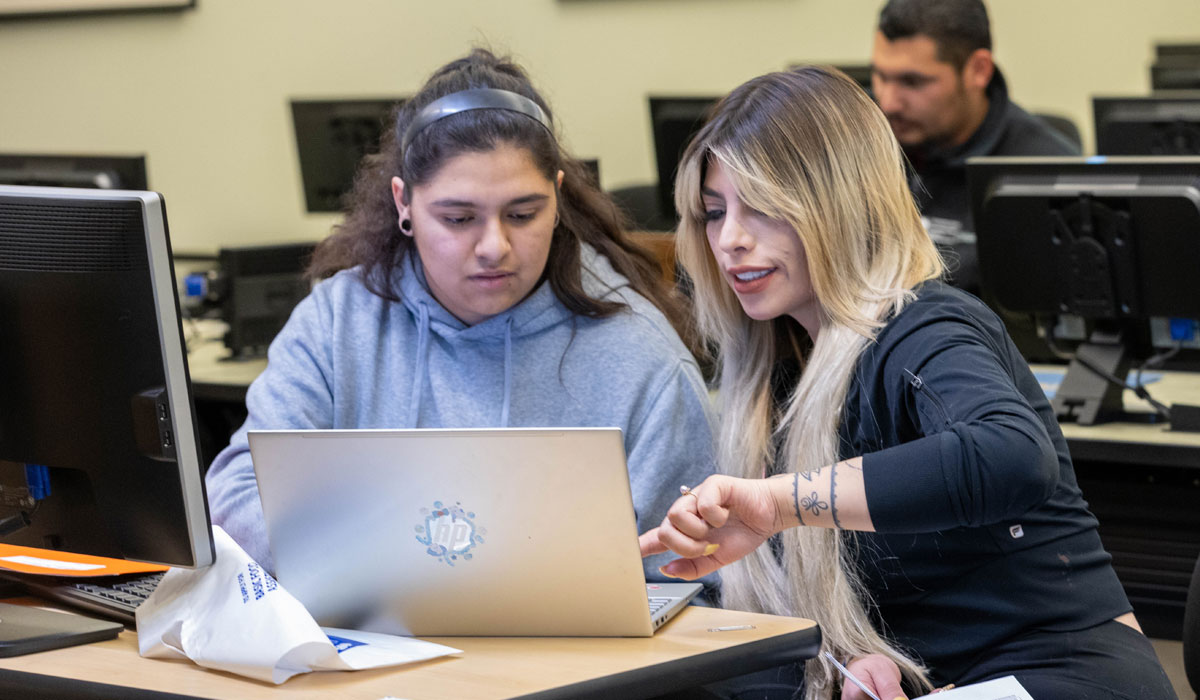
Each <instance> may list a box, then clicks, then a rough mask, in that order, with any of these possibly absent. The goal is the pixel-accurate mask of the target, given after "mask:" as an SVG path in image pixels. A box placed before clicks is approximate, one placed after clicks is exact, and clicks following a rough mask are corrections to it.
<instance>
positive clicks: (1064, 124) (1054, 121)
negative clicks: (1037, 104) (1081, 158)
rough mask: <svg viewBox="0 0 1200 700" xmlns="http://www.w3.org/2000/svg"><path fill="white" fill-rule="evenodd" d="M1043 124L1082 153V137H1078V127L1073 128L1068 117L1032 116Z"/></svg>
mask: <svg viewBox="0 0 1200 700" xmlns="http://www.w3.org/2000/svg"><path fill="white" fill-rule="evenodd" d="M1033 116H1035V117H1037V118H1038V119H1041V120H1042V121H1043V122H1045V124H1046V126H1048V127H1050V128H1051V129H1054V130H1055V131H1057V132H1058V133H1059V134H1061V135H1062V136H1064V137H1065V138H1066V139H1067V140H1068V141H1070V142H1071V143H1073V144H1075V148H1078V149H1079V150H1080V152H1082V151H1083V137H1081V136H1080V135H1079V127H1077V126H1075V122H1073V121H1071V119H1070V118H1069V117H1064V116H1061V115H1058V114H1035V115H1033Z"/></svg>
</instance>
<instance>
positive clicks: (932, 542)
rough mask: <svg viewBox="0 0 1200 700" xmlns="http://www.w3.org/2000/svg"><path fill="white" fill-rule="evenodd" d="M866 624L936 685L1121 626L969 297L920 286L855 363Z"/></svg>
mask: <svg viewBox="0 0 1200 700" xmlns="http://www.w3.org/2000/svg"><path fill="white" fill-rule="evenodd" d="M840 438H841V446H840V453H841V457H842V458H849V457H853V456H856V455H862V456H863V473H864V481H865V488H866V498H867V504H868V507H869V508H870V512H871V518H872V520H873V522H874V525H875V528H876V531H877V532H876V533H857V534H855V535H853V536H852V539H855V540H856V541H857V548H858V549H857V558H858V563H859V565H860V567H861V573H862V576H863V579H864V582H865V584H866V586H867V588H868V590H869V592H870V593H871V595H872V596H873V597H874V601H875V603H876V604H877V606H878V608H877V609H876V610H875V612H876V613H877V622H878V623H879V624H880V625H881V626H882V628H883V631H884V632H885V633H886V634H887V635H888V636H889V637H890V638H891V639H893V640H894V641H896V642H899V643H900V644H901V645H904V646H905V647H907V648H908V649H910V650H911V651H914V652H915V653H916V654H917V655H919V656H920V657H921V658H922V659H923V660H924V661H925V663H926V664H928V665H929V666H930V667H931V668H932V670H933V673H934V678H935V680H938V681H939V682H950V681H954V680H956V678H957V677H958V676H960V675H961V674H962V672H964V671H965V670H966V669H968V668H970V666H972V665H973V662H974V661H975V660H976V659H978V658H980V657H981V656H985V655H987V654H988V650H989V648H991V647H992V646H993V645H994V644H995V643H997V642H999V641H1002V640H1005V639H1009V638H1012V637H1014V636H1016V635H1019V634H1021V633H1022V632H1024V631H1027V630H1033V629H1042V630H1077V629H1084V628H1087V627H1090V626H1093V625H1096V624H1099V623H1101V622H1104V621H1106V620H1110V619H1112V618H1114V617H1116V616H1118V615H1121V614H1123V613H1126V612H1129V610H1130V609H1131V608H1130V604H1129V601H1128V599H1127V598H1126V596H1125V593H1124V591H1123V589H1122V588H1121V585H1120V582H1119V581H1118V580H1117V577H1116V574H1115V573H1114V572H1113V570H1112V566H1111V563H1110V562H1111V557H1110V556H1109V555H1108V554H1107V553H1106V552H1105V551H1104V549H1103V548H1102V547H1101V544H1100V538H1099V536H1098V534H1097V532H1096V525H1097V521H1096V518H1095V517H1094V516H1093V515H1092V514H1091V513H1090V512H1089V511H1088V509H1087V503H1085V502H1084V500H1083V496H1082V494H1081V492H1080V490H1079V486H1078V484H1077V482H1076V480H1075V472H1074V469H1073V468H1072V466H1071V457H1070V455H1069V453H1068V452H1067V444H1066V440H1065V439H1064V438H1063V436H1062V432H1061V431H1060V430H1059V427H1058V423H1057V421H1056V420H1055V417H1054V411H1053V409H1052V408H1051V407H1050V404H1049V402H1048V401H1047V399H1046V396H1045V393H1044V392H1043V390H1042V388H1041V386H1040V385H1039V384H1038V382H1037V380H1036V379H1035V378H1034V376H1033V374H1032V372H1030V370H1029V367H1028V365H1027V364H1026V363H1025V361H1024V360H1023V359H1022V357H1021V355H1020V354H1019V353H1018V351H1017V349H1016V347H1015V346H1014V345H1013V343H1012V341H1011V340H1009V338H1008V335H1007V334H1006V332H1005V330H1004V326H1003V324H1002V322H1001V321H1000V319H998V318H997V317H996V315H995V314H993V313H992V311H991V310H990V309H988V308H987V307H986V306H985V305H984V304H983V303H981V302H980V301H979V300H978V299H976V298H975V297H972V296H970V295H968V294H965V293H963V292H961V291H959V290H957V289H954V288H952V287H949V286H948V285H945V284H942V283H940V282H928V283H925V284H924V285H922V287H921V288H920V289H919V290H918V298H917V300H916V301H914V302H913V303H911V304H909V305H907V306H905V307H904V309H903V310H902V311H901V313H900V314H898V315H897V316H895V317H894V318H892V319H891V320H890V321H889V322H888V323H887V325H886V327H885V328H884V329H883V330H882V331H881V332H880V333H879V335H878V337H877V342H875V343H873V344H871V345H870V346H868V348H867V349H866V350H865V352H864V353H863V355H862V357H861V358H860V360H859V363H858V366H857V368H856V371H855V376H854V379H853V381H852V383H851V386H850V389H849V393H848V395H847V400H846V404H845V414H844V416H843V420H842V425H841V430H840Z"/></svg>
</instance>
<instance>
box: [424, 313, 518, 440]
mask: <svg viewBox="0 0 1200 700" xmlns="http://www.w3.org/2000/svg"><path fill="white" fill-rule="evenodd" d="M414 359H415V360H416V364H415V366H414V367H413V386H412V396H411V397H410V398H409V402H408V409H409V411H408V415H409V421H408V427H409V428H415V427H417V420H418V419H419V418H420V417H421V394H422V392H423V391H424V390H425V375H427V374H428V373H429V307H428V306H426V305H425V304H424V302H422V303H420V304H418V306H417V356H416V358H414ZM507 408H508V405H507V403H506V404H505V411H506V413H507Z"/></svg>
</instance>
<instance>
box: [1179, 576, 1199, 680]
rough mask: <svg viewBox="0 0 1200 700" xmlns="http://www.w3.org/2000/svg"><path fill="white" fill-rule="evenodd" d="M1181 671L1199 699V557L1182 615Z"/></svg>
mask: <svg viewBox="0 0 1200 700" xmlns="http://www.w3.org/2000/svg"><path fill="white" fill-rule="evenodd" d="M1183 670H1184V673H1186V674H1187V679H1188V683H1190V684H1191V686H1192V691H1193V692H1195V693H1196V697H1197V698H1200V557H1197V558H1196V568H1195V569H1194V570H1193V571H1192V584H1191V586H1189V587H1188V594H1187V603H1186V604H1185V607H1184V613H1183Z"/></svg>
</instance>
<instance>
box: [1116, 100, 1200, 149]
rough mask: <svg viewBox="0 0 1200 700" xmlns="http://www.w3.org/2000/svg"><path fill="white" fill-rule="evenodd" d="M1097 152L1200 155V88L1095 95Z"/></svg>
mask: <svg viewBox="0 0 1200 700" xmlns="http://www.w3.org/2000/svg"><path fill="white" fill-rule="evenodd" d="M1092 117H1093V119H1094V121H1095V132H1096V153H1098V154H1101V155H1110V156H1122V155H1129V156H1186V155H1200V91H1196V92H1190V93H1185V92H1180V93H1172V94H1165V93H1164V94H1159V95H1152V96H1148V97H1093V98H1092Z"/></svg>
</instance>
